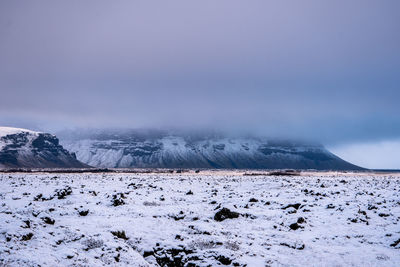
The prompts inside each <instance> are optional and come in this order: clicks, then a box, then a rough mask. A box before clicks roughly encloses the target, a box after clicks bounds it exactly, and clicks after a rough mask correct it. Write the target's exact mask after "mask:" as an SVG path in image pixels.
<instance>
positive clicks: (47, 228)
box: [0, 171, 400, 266]
mask: <svg viewBox="0 0 400 267" xmlns="http://www.w3.org/2000/svg"><path fill="white" fill-rule="evenodd" d="M223 208H226V209H223ZM227 217H228V218H227ZM399 222H400V176H399V175H398V174H397V175H396V174H381V175H373V174H365V173H364V174H349V173H346V174H343V173H342V174H341V173H307V174H303V176H291V177H289V176H265V175H254V176H244V175H243V172H222V171H220V172H211V171H210V172H200V173H198V174H196V173H193V172H191V173H179V174H178V173H174V174H133V173H129V174H128V173H106V174H102V173H98V174H71V173H69V174H46V173H30V174H26V173H25V174H23V173H13V174H7V173H3V174H0V266H39V265H40V266H102V265H110V266H118V265H120V266H127V265H129V266H158V265H160V266H218V265H231V266H399V264H400V224H399Z"/></svg>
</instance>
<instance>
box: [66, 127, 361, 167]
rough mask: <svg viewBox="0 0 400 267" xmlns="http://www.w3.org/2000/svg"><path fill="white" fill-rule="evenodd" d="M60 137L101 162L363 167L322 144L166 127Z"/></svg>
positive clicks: (80, 156)
mask: <svg viewBox="0 0 400 267" xmlns="http://www.w3.org/2000/svg"><path fill="white" fill-rule="evenodd" d="M61 140H62V141H61V142H62V144H63V145H64V147H66V148H67V149H68V150H69V151H72V152H75V153H76V155H77V158H78V159H79V160H80V161H82V162H84V163H86V164H89V165H91V166H96V167H115V168H129V167H146V168H234V169H281V168H290V169H317V170H327V169H329V170H358V169H361V168H360V167H358V166H355V165H353V164H350V163H348V162H346V161H344V160H342V159H340V158H339V157H337V156H335V155H334V154H332V153H330V152H329V151H328V150H326V149H325V148H324V147H323V146H321V145H315V144H307V143H300V142H290V141H269V140H265V139H262V138H253V137H246V138H244V137H242V138H228V137H225V136H221V135H215V134H204V135H191V134H182V133H171V132H161V131H134V130H131V131H100V132H86V133H84V134H73V135H67V134H66V135H65V136H64V138H61Z"/></svg>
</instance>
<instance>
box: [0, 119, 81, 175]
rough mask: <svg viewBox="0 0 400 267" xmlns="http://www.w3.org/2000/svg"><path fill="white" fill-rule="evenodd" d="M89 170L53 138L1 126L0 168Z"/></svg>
mask: <svg viewBox="0 0 400 267" xmlns="http://www.w3.org/2000/svg"><path fill="white" fill-rule="evenodd" d="M21 167H22V168H71V167H73V168H84V167H89V166H87V165H86V164H83V163H81V162H80V161H78V160H77V159H76V156H75V154H73V153H69V152H68V151H67V150H65V149H64V148H63V147H62V146H61V145H60V144H59V141H58V139H57V137H55V136H54V135H51V134H48V133H40V132H34V131H30V130H26V129H19V128H12V127H0V168H21Z"/></svg>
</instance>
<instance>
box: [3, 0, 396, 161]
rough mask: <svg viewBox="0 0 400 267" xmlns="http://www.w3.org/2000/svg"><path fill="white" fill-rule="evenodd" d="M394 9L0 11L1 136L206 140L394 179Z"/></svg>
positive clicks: (205, 2) (256, 4) (34, 6)
mask: <svg viewBox="0 0 400 267" xmlns="http://www.w3.org/2000/svg"><path fill="white" fill-rule="evenodd" d="M399 10H400V1H397V0H381V1H369V0H346V1H344V0H337V1H325V0H313V1H307V0H305V1H294V0H293V1H290V0H288V1H266V0H260V1H258V0H249V1H237V0H218V1H215V0H213V1H210V0H202V1H174V0H172V1H152V0H146V1H134V0H130V1H120V0H118V1H102V0H97V1H74V0H72V1H40V0H39V1H13V0H3V1H1V2H0V96H1V97H0V125H5V126H15V127H25V128H30V129H34V130H42V131H50V132H56V131H60V130H62V129H67V128H79V127H89V128H91V127H92V128H102V127H104V128H109V127H117V128H118V127H123V128H162V127H182V128H197V129H200V128H214V129H223V130H228V131H244V132H247V133H248V132H251V133H257V134H263V135H266V136H271V137H285V138H297V139H299V138H304V139H310V140H315V141H317V142H321V143H323V144H325V145H326V146H327V147H328V148H330V149H331V150H332V151H333V152H334V153H336V154H338V155H339V156H342V157H343V158H345V159H348V160H351V162H353V163H356V164H362V166H364V167H370V168H400V160H396V159H400V152H399V151H400V105H399V99H400V88H399V84H400V16H399V15H398V11H399Z"/></svg>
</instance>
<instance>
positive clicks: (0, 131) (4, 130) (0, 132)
mask: <svg viewBox="0 0 400 267" xmlns="http://www.w3.org/2000/svg"><path fill="white" fill-rule="evenodd" d="M23 132H25V133H30V134H38V132H34V131H31V130H27V129H22V128H14V127H0V137H3V136H6V135H11V134H18V133H23Z"/></svg>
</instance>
